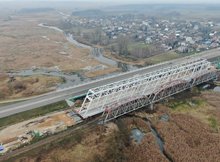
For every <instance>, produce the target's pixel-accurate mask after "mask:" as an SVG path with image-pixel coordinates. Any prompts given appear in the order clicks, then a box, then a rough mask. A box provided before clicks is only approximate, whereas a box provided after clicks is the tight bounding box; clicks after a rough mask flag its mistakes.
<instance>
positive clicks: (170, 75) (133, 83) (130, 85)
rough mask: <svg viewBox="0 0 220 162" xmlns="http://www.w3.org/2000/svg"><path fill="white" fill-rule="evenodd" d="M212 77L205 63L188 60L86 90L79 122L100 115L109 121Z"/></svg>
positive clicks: (214, 72) (213, 70)
mask: <svg viewBox="0 0 220 162" xmlns="http://www.w3.org/2000/svg"><path fill="white" fill-rule="evenodd" d="M216 77H217V75H216V69H215V68H214V67H213V66H212V65H211V63H210V62H209V61H207V60H206V59H189V60H187V61H185V62H182V63H181V64H179V65H175V66H170V67H167V68H163V69H159V70H156V71H152V72H150V73H146V74H143V75H136V76H134V77H132V78H128V79H125V80H121V81H118V82H114V83H111V84H107V85H104V86H100V87H97V88H93V89H90V90H89V91H88V93H87V95H86V98H85V99H84V102H83V104H82V106H81V108H80V109H79V110H78V113H79V115H81V116H82V117H83V118H88V117H90V116H94V115H97V114H100V113H103V115H105V121H109V120H111V119H115V118H117V117H119V116H121V115H124V114H126V113H129V112H131V111H134V110H137V109H139V108H141V107H144V106H146V105H150V104H153V103H155V102H157V101H159V100H162V99H164V98H166V97H169V96H171V95H174V94H176V93H179V92H181V91H184V90H186V89H189V88H191V87H193V86H196V85H198V84H201V83H203V82H207V81H209V80H213V79H216Z"/></svg>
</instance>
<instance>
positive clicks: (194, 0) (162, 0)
mask: <svg viewBox="0 0 220 162" xmlns="http://www.w3.org/2000/svg"><path fill="white" fill-rule="evenodd" d="M0 1H6V2H7V1H15V2H30V1H35V2H37V1H54V2H55V1H59V2H62V1H63V2H64V1H72V2H74V1H75V2H99V3H103V2H104V3H106V2H117V3H184V4H192V3H206V4H209V3H220V0H153V1H152V0H0Z"/></svg>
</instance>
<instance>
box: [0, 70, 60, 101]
mask: <svg viewBox="0 0 220 162" xmlns="http://www.w3.org/2000/svg"><path fill="white" fill-rule="evenodd" d="M61 82H62V79H61V78H59V77H51V76H43V75H39V76H30V77H14V78H10V77H8V76H7V75H4V74H1V75H0V101H1V100H8V99H16V98H21V97H30V96H34V95H39V94H42V93H45V92H49V91H52V90H54V89H56V86H57V84H59V83H61Z"/></svg>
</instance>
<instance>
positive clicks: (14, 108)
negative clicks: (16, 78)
mask: <svg viewBox="0 0 220 162" xmlns="http://www.w3.org/2000/svg"><path fill="white" fill-rule="evenodd" d="M219 56H220V50H219V49H215V50H210V51H206V52H202V53H200V54H198V55H197V56H196V57H202V58H206V59H213V58H215V57H219ZM190 58H191V57H190ZM190 58H189V57H184V58H180V59H175V60H171V61H168V62H164V63H161V64H157V65H154V66H149V67H145V68H141V69H138V70H135V71H131V72H127V73H122V74H120V75H116V76H112V77H108V78H105V79H102V80H96V81H92V82H89V83H85V84H82V85H78V86H75V87H71V88H67V89H62V90H58V91H54V92H51V93H47V94H45V95H41V96H38V97H34V98H32V99H29V100H26V101H23V102H18V103H14V104H10V105H7V106H1V107H0V118H2V117H6V116H10V115H13V114H16V113H19V112H23V111H27V110H31V109H35V108H38V107H41V106H45V105H48V104H51V103H55V102H58V101H62V100H64V99H67V98H69V97H72V96H77V95H81V94H85V93H86V92H87V91H88V90H89V89H91V88H94V87H98V86H101V85H105V84H108V83H112V82H116V81H119V80H123V79H126V78H129V77H133V76H135V75H138V74H144V73H148V72H151V71H154V70H158V69H161V68H165V67H168V66H171V65H176V64H180V63H181V62H183V61H185V60H187V59H190Z"/></svg>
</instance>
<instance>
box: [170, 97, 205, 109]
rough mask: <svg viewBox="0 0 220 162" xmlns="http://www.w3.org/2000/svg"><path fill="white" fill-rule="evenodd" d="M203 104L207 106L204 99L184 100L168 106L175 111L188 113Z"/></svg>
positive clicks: (172, 102)
mask: <svg viewBox="0 0 220 162" xmlns="http://www.w3.org/2000/svg"><path fill="white" fill-rule="evenodd" d="M203 104H205V101H204V100H202V99H183V100H174V101H170V102H169V104H168V106H169V107H170V108H171V109H172V110H174V111H188V110H191V109H192V108H198V107H200V106H202V105H203Z"/></svg>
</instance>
